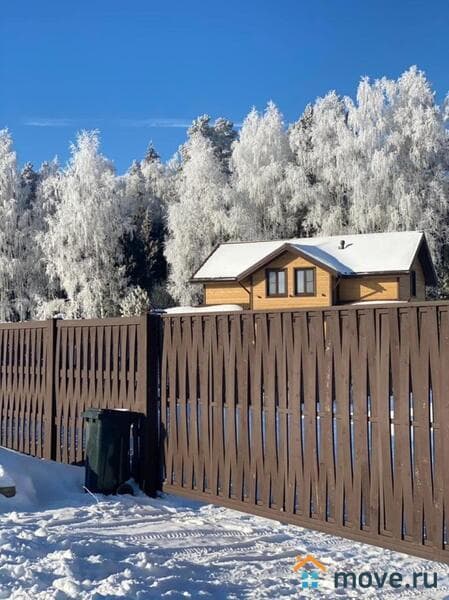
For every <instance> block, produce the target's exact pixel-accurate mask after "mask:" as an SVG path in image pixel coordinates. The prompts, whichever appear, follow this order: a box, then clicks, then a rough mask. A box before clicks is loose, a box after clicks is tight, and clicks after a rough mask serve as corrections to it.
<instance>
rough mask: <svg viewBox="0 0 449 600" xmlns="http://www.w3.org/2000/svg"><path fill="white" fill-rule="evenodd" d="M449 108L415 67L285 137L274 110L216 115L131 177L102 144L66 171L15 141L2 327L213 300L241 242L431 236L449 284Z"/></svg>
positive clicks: (363, 86)
mask: <svg viewBox="0 0 449 600" xmlns="http://www.w3.org/2000/svg"><path fill="white" fill-rule="evenodd" d="M448 117H449V110H448V103H447V102H444V103H443V104H442V105H438V104H437V102H436V100H435V94H434V92H433V90H432V87H431V85H430V83H429V81H428V80H427V79H426V77H425V74H424V73H423V72H421V71H419V70H418V69H417V68H416V67H412V68H410V69H409V70H407V71H406V72H405V73H403V74H402V75H401V76H400V77H399V78H398V79H397V80H390V79H387V78H382V79H379V80H375V81H370V80H369V79H367V78H365V79H362V80H361V82H360V84H359V86H358V89H357V94H356V97H355V99H351V98H349V97H342V96H340V95H338V94H337V93H336V92H334V91H332V92H330V93H328V94H327V95H326V96H324V97H323V98H318V99H316V100H315V101H314V102H313V103H311V104H309V105H308V106H307V107H306V109H305V110H304V112H303V114H302V115H301V116H300V117H299V119H298V120H297V121H296V122H294V123H292V124H290V125H289V126H286V125H285V124H284V121H283V117H282V114H281V113H280V111H279V109H278V108H277V107H276V106H275V105H274V104H273V103H272V102H270V103H269V104H268V106H267V107H266V109H265V111H263V112H258V111H257V110H256V109H253V110H251V112H250V113H249V114H248V116H247V117H246V119H245V120H244V122H243V124H242V126H241V128H239V129H237V128H236V127H235V126H234V125H233V123H232V122H231V121H229V120H227V119H224V118H220V119H217V120H216V121H215V122H212V120H211V118H210V117H209V116H207V115H204V116H201V117H199V118H197V119H196V120H194V121H193V123H192V125H191V127H190V128H189V129H188V131H187V139H186V141H185V143H184V144H182V146H181V147H180V148H179V149H178V151H177V153H176V154H175V156H174V157H173V158H172V159H171V160H169V161H168V162H166V163H164V162H163V161H161V159H160V157H159V156H158V154H157V152H156V150H155V149H154V148H153V147H152V146H151V145H150V147H149V148H148V151H147V153H146V155H145V156H144V157H143V159H142V160H140V161H134V162H133V163H132V165H131V167H130V168H129V170H128V171H127V172H126V173H125V174H124V175H118V174H117V173H116V172H115V170H114V167H113V164H112V162H111V161H110V160H108V159H107V158H106V157H104V156H103V155H102V154H101V152H100V145H99V134H98V132H96V131H93V132H86V131H84V132H81V133H79V134H78V136H77V139H76V142H75V143H74V144H73V145H72V147H71V158H70V160H69V161H68V163H67V165H65V166H60V165H59V164H58V163H57V161H56V160H53V161H50V162H46V163H44V164H43V165H42V166H41V167H40V169H39V170H38V171H36V170H35V169H34V168H33V166H32V165H31V164H30V163H26V164H25V166H24V167H23V168H21V169H20V168H19V165H18V160H17V156H16V153H15V151H14V148H13V140H12V137H11V134H10V133H9V132H8V131H7V130H3V131H1V132H0V320H1V321H16V320H25V319H30V318H46V317H49V316H53V315H61V316H64V317H67V318H82V317H107V316H114V315H125V316H127V315H133V314H138V313H140V312H142V310H145V309H147V308H149V307H157V308H163V307H166V306H170V305H173V304H175V303H181V304H192V303H196V302H199V301H201V289H200V288H199V287H198V286H194V285H192V284H190V283H189V279H190V277H191V275H192V274H193V272H194V271H195V270H196V269H197V268H198V267H199V265H200V264H201V262H202V261H203V260H204V258H205V257H206V256H207V255H208V254H209V253H210V252H211V250H212V249H213V248H214V246H215V245H216V244H218V243H220V242H223V241H229V240H256V239H260V240H269V239H280V238H290V237H301V236H310V235H318V236H319V235H331V234H343V233H345V232H347V233H365V232H375V231H389V230H415V229H419V230H423V231H425V232H426V234H427V237H428V240H429V242H430V246H431V250H432V253H433V256H434V260H435V263H436V266H437V270H438V273H439V277H440V286H439V288H438V289H436V290H433V293H434V294H435V295H440V296H443V295H445V294H446V290H447V289H448V287H449V135H448V130H447V127H446V123H447V119H448Z"/></svg>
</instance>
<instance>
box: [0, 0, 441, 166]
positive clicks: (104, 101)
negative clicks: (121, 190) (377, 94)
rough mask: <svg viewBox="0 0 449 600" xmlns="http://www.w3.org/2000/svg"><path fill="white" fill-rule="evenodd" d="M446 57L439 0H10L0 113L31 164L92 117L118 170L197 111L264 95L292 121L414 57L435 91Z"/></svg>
mask: <svg viewBox="0 0 449 600" xmlns="http://www.w3.org/2000/svg"><path fill="white" fill-rule="evenodd" d="M448 58H449V2H447V0H427V1H424V0H419V1H413V0H408V1H405V0H390V1H386V0H376V1H374V0H372V1H367V0H351V1H345V0H308V1H307V2H306V1H304V0H277V1H270V0H257V1H255V0H222V1H220V2H217V1H214V0H209V2H206V1H203V2H200V1H197V0H171V1H170V2H164V1H163V0H162V1H159V2H154V1H153V0H128V1H126V2H125V1H124V0H72V1H67V0H39V1H37V0H21V1H20V2H14V3H13V2H6V1H5V2H3V3H2V8H1V15H0V126H1V127H3V126H7V127H9V128H10V130H11V131H12V133H13V136H14V139H15V144H16V148H17V151H18V153H19V159H20V161H21V162H24V161H26V160H31V161H32V162H33V163H35V165H36V166H39V164H40V163H41V162H42V161H43V160H46V159H49V158H52V157H53V156H54V155H55V154H57V155H58V156H59V157H60V159H61V160H62V161H65V160H66V159H67V156H68V144H69V142H70V141H72V140H74V138H75V134H76V131H77V130H79V129H83V128H88V129H91V128H98V129H100V131H101V135H102V148H103V151H104V153H105V154H107V156H109V158H111V159H113V160H114V162H115V164H116V166H117V169H118V171H119V172H123V171H124V170H125V169H126V168H127V166H128V165H129V164H130V163H131V161H132V159H134V158H140V157H142V155H143V153H144V151H145V148H146V146H147V145H148V142H149V141H150V140H152V141H153V142H154V144H155V146H156V149H157V150H158V151H159V152H160V154H161V155H162V157H163V158H164V159H167V158H169V157H170V156H171V155H172V154H173V153H174V152H175V150H176V149H177V147H178V145H179V144H180V143H181V142H182V141H183V140H184V138H185V124H186V123H187V122H189V121H191V120H192V118H194V117H195V116H197V115H199V114H203V113H208V114H210V115H211V116H212V117H214V118H215V117H218V116H226V117H228V118H230V119H233V120H234V121H235V122H241V121H242V119H243V118H244V116H245V115H246V114H247V113H248V111H249V109H250V108H251V107H252V106H253V105H255V106H256V107H257V108H263V107H264V106H265V105H266V102H267V101H268V100H270V99H272V100H274V102H276V104H278V106H279V107H280V109H281V110H282V112H283V113H284V116H285V119H286V121H287V122H289V121H293V120H294V119H296V118H297V117H298V115H299V114H300V113H301V112H302V111H303V109H304V106H305V105H306V104H307V102H309V101H311V100H313V99H314V98H315V97H316V96H318V95H323V94H325V93H326V92H327V91H328V90H330V89H336V90H337V91H338V92H340V93H342V94H351V95H353V94H354V92H355V88H356V86H357V83H358V81H359V79H360V77H361V76H362V75H369V76H370V77H379V76H382V75H387V76H390V77H397V76H398V75H399V74H400V73H401V72H402V71H404V70H405V69H406V68H407V67H409V66H410V65H412V64H417V65H418V66H419V67H420V68H421V69H423V70H424V71H425V72H426V73H427V75H428V77H429V79H430V80H431V82H432V84H433V86H434V89H435V90H436V92H437V96H438V99H439V100H441V99H442V98H443V96H444V95H445V94H446V93H447V91H448V90H449V65H448Z"/></svg>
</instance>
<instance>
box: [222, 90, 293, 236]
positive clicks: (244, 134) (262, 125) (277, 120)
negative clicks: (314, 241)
mask: <svg viewBox="0 0 449 600" xmlns="http://www.w3.org/2000/svg"><path fill="white" fill-rule="evenodd" d="M291 160H292V154H291V151H290V147H289V142H288V136H287V133H286V131H285V127H284V124H283V121H282V115H281V114H280V112H279V111H278V109H277V108H276V106H275V105H274V104H273V103H272V102H270V103H269V104H268V106H267V109H266V111H265V113H263V114H259V113H258V112H257V111H256V110H255V109H253V110H252V111H251V112H250V113H249V115H248V116H247V117H246V119H245V121H244V123H243V126H242V129H241V131H240V135H239V138H238V140H237V141H236V142H235V143H234V146H233V153H232V159H231V170H232V189H233V208H232V215H231V232H232V235H233V237H235V238H238V239H244V240H254V239H274V238H282V237H290V236H292V235H295V234H296V233H297V232H298V229H300V220H299V213H298V206H297V205H295V204H294V202H293V201H292V198H293V196H292V193H291V188H290V185H289V182H288V179H287V176H286V174H287V171H288V169H289V165H290V163H291Z"/></svg>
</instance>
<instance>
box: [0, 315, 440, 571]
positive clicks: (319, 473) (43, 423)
mask: <svg viewBox="0 0 449 600" xmlns="http://www.w3.org/2000/svg"><path fill="white" fill-rule="evenodd" d="M161 323H163V337H164V340H163V346H162V353H161V352H160V343H159V338H160V335H159V334H160V324H161ZM159 381H160V388H159ZM159 397H160V402H159ZM90 406H98V407H103V408H129V409H132V410H136V411H138V412H141V413H144V415H146V419H144V426H143V429H142V432H141V444H142V447H143V449H144V456H143V460H142V461H141V464H142V473H141V484H142V486H143V487H144V489H146V490H147V491H150V492H151V491H154V490H155V489H156V487H157V486H158V485H159V484H160V470H161V467H163V470H164V481H163V486H162V487H163V489H164V490H166V491H171V492H174V493H177V494H185V495H187V496H191V497H195V498H198V499H201V500H206V501H212V502H217V503H219V504H223V505H225V506H231V507H233V508H236V509H239V510H246V511H249V512H252V513H255V514H260V515H264V516H268V517H272V518H276V519H280V520H283V521H286V522H288V523H293V524H298V525H303V526H305V527H310V528H315V529H319V530H323V531H326V532H329V533H333V534H339V535H342V536H346V537H349V538H353V539H356V540H360V541H365V542H369V543H374V544H379V545H381V546H384V547H387V548H392V549H396V550H400V551H404V552H408V553H411V554H417V555H421V556H424V557H428V558H431V559H438V560H443V561H445V562H449V541H448V531H447V521H448V515H449V505H448V504H449V469H447V466H446V464H445V463H447V462H448V460H449V303H423V304H413V305H412V304H409V305H394V306H391V305H390V306H389V307H387V306H385V305H384V306H380V307H372V306H371V307H357V308H355V307H353V308H331V309H321V310H310V311H306V310H304V311H282V312H271V313H269V312H251V311H244V312H241V313H217V314H195V315H176V316H164V317H162V318H161V317H159V316H156V315H154V316H153V315H144V316H142V317H136V318H129V319H105V320H91V321H43V322H30V323H22V324H7V325H6V324H1V325H0V419H1V421H0V425H1V426H0V444H1V445H2V446H5V447H8V448H12V449H15V450H18V451H21V452H25V453H28V454H31V455H34V456H39V457H45V458H53V459H56V460H59V461H63V462H69V463H73V462H79V461H81V460H82V458H83V445H84V444H83V428H82V419H81V413H82V411H83V410H84V409H85V408H88V407H90ZM160 446H162V451H163V453H162V460H160V457H161V455H160V454H159V451H160Z"/></svg>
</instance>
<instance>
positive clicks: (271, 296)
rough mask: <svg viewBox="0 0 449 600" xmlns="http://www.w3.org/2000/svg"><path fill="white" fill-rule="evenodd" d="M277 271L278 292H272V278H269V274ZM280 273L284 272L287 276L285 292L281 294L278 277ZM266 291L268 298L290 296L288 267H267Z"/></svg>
mask: <svg viewBox="0 0 449 600" xmlns="http://www.w3.org/2000/svg"><path fill="white" fill-rule="evenodd" d="M272 272H274V273H276V290H277V291H276V294H270V279H269V274H270V273H272ZM278 273H284V277H285V292H284V293H282V294H280V293H279V291H278V290H279V279H278V277H277V274H278ZM265 293H266V296H267V298H286V297H287V296H288V273H287V269H281V268H279V269H277V268H267V269H265Z"/></svg>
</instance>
